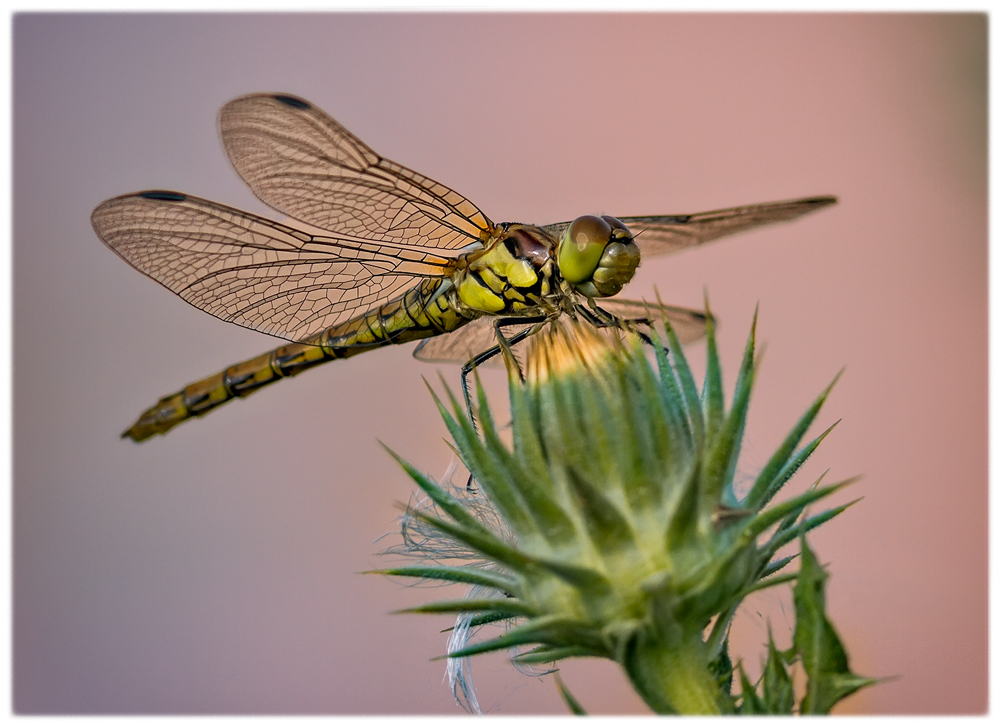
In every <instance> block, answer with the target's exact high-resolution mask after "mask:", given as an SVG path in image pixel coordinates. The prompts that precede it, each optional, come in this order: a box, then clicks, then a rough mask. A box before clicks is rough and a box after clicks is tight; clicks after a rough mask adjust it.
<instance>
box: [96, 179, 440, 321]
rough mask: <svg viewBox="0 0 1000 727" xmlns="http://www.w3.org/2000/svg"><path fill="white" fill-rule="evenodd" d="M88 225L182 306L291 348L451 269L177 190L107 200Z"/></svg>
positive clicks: (422, 255) (425, 257)
mask: <svg viewBox="0 0 1000 727" xmlns="http://www.w3.org/2000/svg"><path fill="white" fill-rule="evenodd" d="M91 223H92V224H93V226H94V230H95V231H96V232H97V235H98V236H99V237H100V238H101V240H102V241H103V242H104V244H106V245H107V246H108V247H110V248H111V249H112V250H114V251H115V252H116V253H117V254H118V255H120V256H121V257H122V258H124V259H125V260H126V261H127V262H128V263H129V264H131V265H132V266H133V267H135V268H136V269H138V270H139V271H140V272H143V273H145V274H146V275H148V276H149V277H151V278H153V279H154V280H156V281H157V282H159V283H161V284H163V285H164V286H166V287H167V288H169V289H170V290H172V291H173V292H174V293H177V295H179V296H180V297H181V298H183V299H184V300H186V301H187V302H188V303H191V304H192V305H194V306H195V307H197V308H200V309H201V310H203V311H205V312H207V313H211V314H212V315H213V316H216V317H217V318H221V319H222V320H224V321H229V322H232V323H236V324H238V325H241V326H244V327H246V328H251V329H253V330H255V331H262V332H263V333H269V334H271V335H274V336H279V337H281V338H287V339H289V340H292V341H299V340H302V339H304V338H307V337H309V336H311V335H313V334H315V333H319V332H320V331H323V330H324V329H326V328H328V327H330V326H332V325H335V324H337V323H342V322H343V321H346V320H349V319H351V318H353V317H354V316H356V315H358V314H361V313H364V312H366V311H368V310H370V309H371V308H373V307H375V306H377V305H380V304H381V303H383V302H385V301H387V300H390V299H392V298H394V297H396V296H398V295H400V294H401V293H402V292H403V291H404V290H406V288H408V287H410V286H412V285H414V284H415V283H416V282H418V281H419V279H421V278H425V277H428V276H441V275H446V274H448V273H449V272H450V269H451V268H450V260H449V259H447V258H443V257H439V256H437V255H434V254H433V253H429V252H426V251H424V252H421V251H420V250H416V249H412V248H406V247H402V246H394V245H387V244H375V243H372V242H368V241H365V240H351V239H349V238H347V237H339V236H330V237H327V236H313V235H309V234H307V233H305V232H302V231H301V230H296V229H295V228H292V227H288V226H287V225H282V224H279V223H277V222H273V221H272V220H268V219H266V218H263V217H258V216H256V215H252V214H249V213H247V212H242V211H240V210H237V209H233V208H232V207H226V206H225V205H221V204H217V203H215V202H210V201H208V200H204V199H199V198H197V197H191V196H189V195H185V194H180V193H178V192H161V191H153V192H139V193H136V194H129V195H125V196H122V197H116V198H114V199H109V200H107V201H106V202H103V203H101V205H99V206H98V207H97V209H95V210H94V213H93V215H92V216H91Z"/></svg>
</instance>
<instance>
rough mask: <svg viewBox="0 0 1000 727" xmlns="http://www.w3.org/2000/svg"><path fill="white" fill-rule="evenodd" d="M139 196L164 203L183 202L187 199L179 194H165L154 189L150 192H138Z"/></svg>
mask: <svg viewBox="0 0 1000 727" xmlns="http://www.w3.org/2000/svg"><path fill="white" fill-rule="evenodd" d="M139 196H140V197H142V198H143V199H159V200H163V201H164V202H183V201H184V200H186V199H187V195H184V194H181V193H180V192H165V191H163V190H160V189H154V190H152V191H150V192H140V193H139Z"/></svg>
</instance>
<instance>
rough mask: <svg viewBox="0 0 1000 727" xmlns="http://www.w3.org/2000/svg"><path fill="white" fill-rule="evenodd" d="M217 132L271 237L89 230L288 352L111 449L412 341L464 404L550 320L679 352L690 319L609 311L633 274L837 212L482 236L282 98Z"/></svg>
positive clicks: (440, 188) (151, 412)
mask: <svg viewBox="0 0 1000 727" xmlns="http://www.w3.org/2000/svg"><path fill="white" fill-rule="evenodd" d="M218 126H219V131H220V136H221V139H222V143H223V146H224V148H225V151H226V154H227V155H228V157H229V160H230V162H231V163H232V165H233V167H234V168H235V169H236V171H237V173H238V174H239V175H240V177H242V179H243V181H244V182H246V184H247V185H248V186H249V187H250V189H251V190H252V191H253V193H254V194H255V195H256V196H257V197H258V198H259V199H260V200H262V201H263V202H264V203H265V204H267V205H268V206H269V207H271V208H273V209H274V210H276V211H278V212H280V213H282V214H283V215H285V216H286V218H285V219H284V221H282V222H278V221H275V220H272V219H269V218H266V217H262V216H259V215H256V214H251V213H249V212H244V211H241V210H238V209H235V208H233V207H228V206H226V205H223V204H220V203H217V202H212V201H209V200H207V199H202V198H199V197H195V196H193V195H190V194H184V193H181V192H174V191H166V190H147V191H143V192H136V193H132V194H126V195H123V196H120V197H115V198H113V199H109V200H106V201H105V202H102V203H101V204H100V205H98V207H97V208H96V209H95V210H94V212H93V214H92V216H91V222H92V224H93V227H94V230H95V231H96V233H97V235H98V237H100V239H101V240H102V241H103V242H104V243H105V244H106V245H107V246H108V247H109V248H111V249H112V250H113V251H114V252H115V253H117V254H118V255H119V256H120V257H122V258H123V259H124V260H125V261H126V262H128V263H129V264H130V265H131V266H133V267H134V268H136V269H137V270H139V271H140V272H142V273H144V274H145V275H147V276H149V277H151V278H152V279H153V280H155V281H157V282H158V283H160V284H162V285H164V286H165V287H166V288H168V289H169V290H171V291H173V292H174V293H176V294H177V295H178V296H180V297H181V298H182V299H184V300H186V301H187V302H188V303H191V304H192V305H194V306H195V307H197V308H200V309H201V310H203V311H205V312H207V313H209V314H211V315H213V316H216V317H217V318H221V319H222V320H224V321H228V322H231V323H235V324H237V325H240V326H244V327H246V328H250V329H252V330H255V331H260V332H263V333H267V334H270V335H273V336H276V337H279V338H282V339H285V340H286V341H287V343H285V344H284V345H282V346H280V347H278V348H275V349H274V350H272V351H269V352H267V353H264V354H262V355H260V356H257V357H256V358H253V359H249V360H247V361H242V362H240V363H237V364H235V365H233V366H230V367H228V368H226V369H224V370H222V371H220V372H218V373H216V374H215V375H214V376H210V377H207V378H205V379H202V380H200V381H196V382H194V383H192V384H189V385H188V386H186V387H184V388H183V389H181V390H180V391H178V392H176V393H174V394H170V395H169V396H165V397H163V398H161V399H160V400H159V401H158V402H157V403H156V404H154V405H153V406H152V407H150V408H149V409H147V410H146V411H144V412H143V413H142V414H141V415H140V416H139V418H138V419H137V420H136V422H135V423H134V424H133V425H132V426H131V427H129V429H127V430H126V431H125V432H124V433H123V434H122V437H123V438H126V437H127V438H130V439H132V440H134V441H136V442H140V441H143V440H146V439H149V438H150V437H153V436H155V435H157V434H165V433H166V432H167V431H169V430H170V429H172V428H173V427H175V426H176V425H178V424H180V423H182V422H184V421H187V420H189V419H192V418H195V417H200V416H203V415H205V414H207V413H208V412H209V411H213V410H215V409H216V408H218V407H219V406H221V405H222V404H224V403H226V402H228V401H231V400H233V399H236V398H243V397H246V396H248V395H250V394H252V393H254V392H256V391H258V390H260V389H261V388H262V387H265V386H267V385H269V384H272V383H274V382H276V381H278V380H280V379H283V378H287V377H290V376H295V375H297V374H299V373H301V372H303V371H305V370H307V369H311V368H313V367H315V366H317V365H319V364H322V363H326V362H327V361H333V360H336V359H346V358H350V357H352V356H355V355H357V354H360V353H364V352H366V351H369V350H372V349H377V348H381V347H383V346H388V345H394V344H402V343H407V342H410V341H421V343H420V344H419V345H418V346H417V348H416V349H415V351H414V355H415V356H416V358H418V359H421V360H424V361H430V362H458V363H464V366H463V368H462V382H463V389H464V391H465V394H466V399H467V401H468V398H469V397H468V384H467V376H468V375H469V373H470V372H471V371H473V370H474V369H475V368H476V367H477V366H480V365H486V364H488V363H489V362H490V361H491V360H492V361H498V360H500V357H499V356H498V355H497V354H499V353H501V352H502V351H503V350H505V349H506V350H507V351H508V352H511V351H512V347H513V346H515V345H516V344H518V343H520V342H521V341H523V340H525V339H526V338H528V337H529V336H531V335H533V334H534V333H537V332H538V331H539V330H541V328H542V327H543V326H545V325H546V324H547V323H548V322H550V321H553V320H555V319H556V318H558V317H559V316H564V315H568V316H572V317H577V318H582V319H584V320H586V321H588V322H590V323H592V324H594V325H596V326H599V327H603V328H605V329H608V330H626V329H628V330H639V329H641V328H642V327H644V326H645V327H651V326H653V325H654V324H656V323H658V322H660V321H662V320H667V321H669V323H670V324H671V325H672V326H673V328H674V330H675V331H676V332H677V334H678V338H679V340H680V342H681V343H682V344H683V343H689V342H691V341H694V340H697V339H698V338H699V337H701V336H702V335H703V334H704V331H705V326H706V314H705V313H704V312H702V311H697V310H693V309H688V308H682V307H677V306H666V305H662V304H661V305H656V306H651V305H647V304H646V303H645V302H642V301H634V300H622V299H619V298H614V297H612V296H615V295H617V293H618V292H619V291H620V290H621V289H622V288H623V287H624V286H625V284H626V283H628V282H629V281H630V280H631V279H632V277H633V275H634V274H635V270H636V268H637V267H638V265H639V263H640V261H641V260H643V259H645V258H647V257H653V256H656V255H663V254H667V253H671V252H676V251H678V250H683V249H686V248H690V247H693V246H697V245H701V244H703V243H706V242H709V241H711V240H715V239H717V238H719V237H722V236H724V235H730V234H733V233H737V232H742V231H745V230H749V229H751V228H755V227H758V226H761V225H767V224H771V223H775V222H782V221H789V220H793V219H796V218H798V217H800V216H802V215H804V214H807V213H809V212H812V211H815V210H818V209H821V208H823V207H826V206H828V205H831V204H834V203H835V202H836V201H837V200H836V198H835V197H832V196H817V197H809V198H803V199H797V200H789V201H782V202H770V203H765V204H754V205H748V206H743V207H734V208H729V209H723V210H716V211H712V212H703V213H699V214H690V215H659V216H646V217H618V218H616V217H611V216H609V215H584V216H581V217H578V218H576V219H575V220H572V221H569V222H559V223H555V224H549V225H543V226H536V225H531V224H525V223H513V222H504V223H500V224H495V223H493V222H492V221H491V220H490V219H489V218H488V217H487V216H486V215H485V214H484V213H483V212H482V211H481V210H480V209H479V208H478V207H477V206H476V205H475V204H473V203H472V202H470V201H469V200H468V199H466V198H465V197H463V196H462V195H460V194H458V193H457V192H455V191H453V190H451V189H449V188H448V187H446V186H444V185H442V184H439V183H438V182H435V181H433V180H432V179H429V178H428V177H425V176H423V175H422V174H419V173H418V172H415V171H413V170H412V169H408V168H407V167H404V166H402V165H400V164H397V163H395V162H393V161H390V160H389V159H386V158H385V157H382V156H380V155H379V154H377V153H375V151H373V150H372V149H371V148H370V147H369V146H368V145H366V144H365V143H364V142H362V141H361V140H360V139H359V138H358V137H356V136H355V135H354V134H352V133H351V132H350V131H348V130H347V129H346V128H344V127H343V126H342V125H341V124H339V123H338V122H337V121H335V120H334V119H333V118H332V117H330V116H329V115H327V114H326V113H324V112H323V111H322V110H320V109H319V108H317V107H316V106H314V105H313V104H311V103H309V102H308V101H306V100H304V99H302V98H299V97H297V96H293V95H290V94H285V93H258V94H251V95H247V96H242V97H239V98H236V99H234V100H232V101H230V102H229V103H227V104H226V105H225V106H223V107H222V110H221V111H220V112H219V117H218ZM640 333H641V331H640ZM470 409H471V406H470Z"/></svg>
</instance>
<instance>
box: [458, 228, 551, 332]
mask: <svg viewBox="0 0 1000 727" xmlns="http://www.w3.org/2000/svg"><path fill="white" fill-rule="evenodd" d="M497 232H498V234H497V235H496V237H494V238H493V239H492V240H491V241H490V242H487V243H486V245H485V247H484V248H483V249H482V250H479V251H476V252H474V253H470V254H469V255H468V256H467V257H466V261H467V262H466V264H465V265H464V266H460V267H459V269H458V270H457V272H456V275H455V278H454V280H455V291H456V294H457V296H458V298H459V300H460V301H461V304H463V305H464V306H465V307H467V308H470V309H472V310H474V311H476V312H478V313H494V314H502V315H537V314H548V313H552V312H555V311H557V310H559V309H560V308H562V307H563V306H561V305H560V304H559V303H560V300H561V298H562V297H564V296H565V293H564V292H563V290H562V289H561V287H560V286H559V285H557V284H556V283H555V281H554V271H555V257H554V253H555V246H556V241H555V239H554V238H553V237H552V236H551V235H549V234H547V233H546V232H545V231H543V230H541V229H539V228H537V227H534V226H532V225H522V224H517V223H504V224H503V225H500V226H498V228H497Z"/></svg>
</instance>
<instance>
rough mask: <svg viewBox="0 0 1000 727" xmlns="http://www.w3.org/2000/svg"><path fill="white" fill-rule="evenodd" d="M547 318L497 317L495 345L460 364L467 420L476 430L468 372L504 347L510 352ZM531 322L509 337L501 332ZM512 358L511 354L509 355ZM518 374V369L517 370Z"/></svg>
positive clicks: (536, 330) (494, 325) (494, 326)
mask: <svg viewBox="0 0 1000 727" xmlns="http://www.w3.org/2000/svg"><path fill="white" fill-rule="evenodd" d="M547 320H549V316H531V317H527V318H525V317H521V318H513V317H512V318H498V319H497V320H496V321H495V322H494V323H493V329H494V331H495V332H496V337H497V341H498V343H497V345H496V346H493V347H492V348H488V349H486V350H485V351H483V352H482V353H480V354H477V355H476V356H474V357H473V358H471V359H469V360H468V361H467V362H466V363H465V365H464V366H462V394H463V395H464V396H465V408H466V411H468V413H469V420H470V421H471V422H472V426H473V427H474V428H476V431H477V432H478V431H479V430H478V427H476V417H475V414H474V413H473V411H472V394H471V393H470V391H469V374H471V373H472V371H473V370H474V369H475V368H476V367H477V366H479V365H480V364H482V363H485V362H486V361H489V360H490V359H491V358H493V357H494V356H496V355H497V354H499V353H500V352H501V351H502V350H503V349H504V348H506V349H507V352H508V353H511V351H510V349H511V347H512V346H515V345H516V344H518V343H520V342H521V341H523V340H524V339H525V338H527V337H528V336H531V335H533V334H535V333H537V332H538V330H539V329H540V328H541V327H542V324H543V323H545V322H546V321H547ZM526 323H527V324H532V325H529V326H528V327H527V328H525V329H524V330H521V331H518V332H517V333H515V334H514V335H513V336H511V337H510V338H509V339H508V338H507V337H506V336H505V335H504V334H503V331H502V330H501V329H502V328H503V327H505V326H514V325H517V324H522V325H523V324H526ZM511 358H513V355H512V356H511ZM518 374H519V375H520V370H518Z"/></svg>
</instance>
